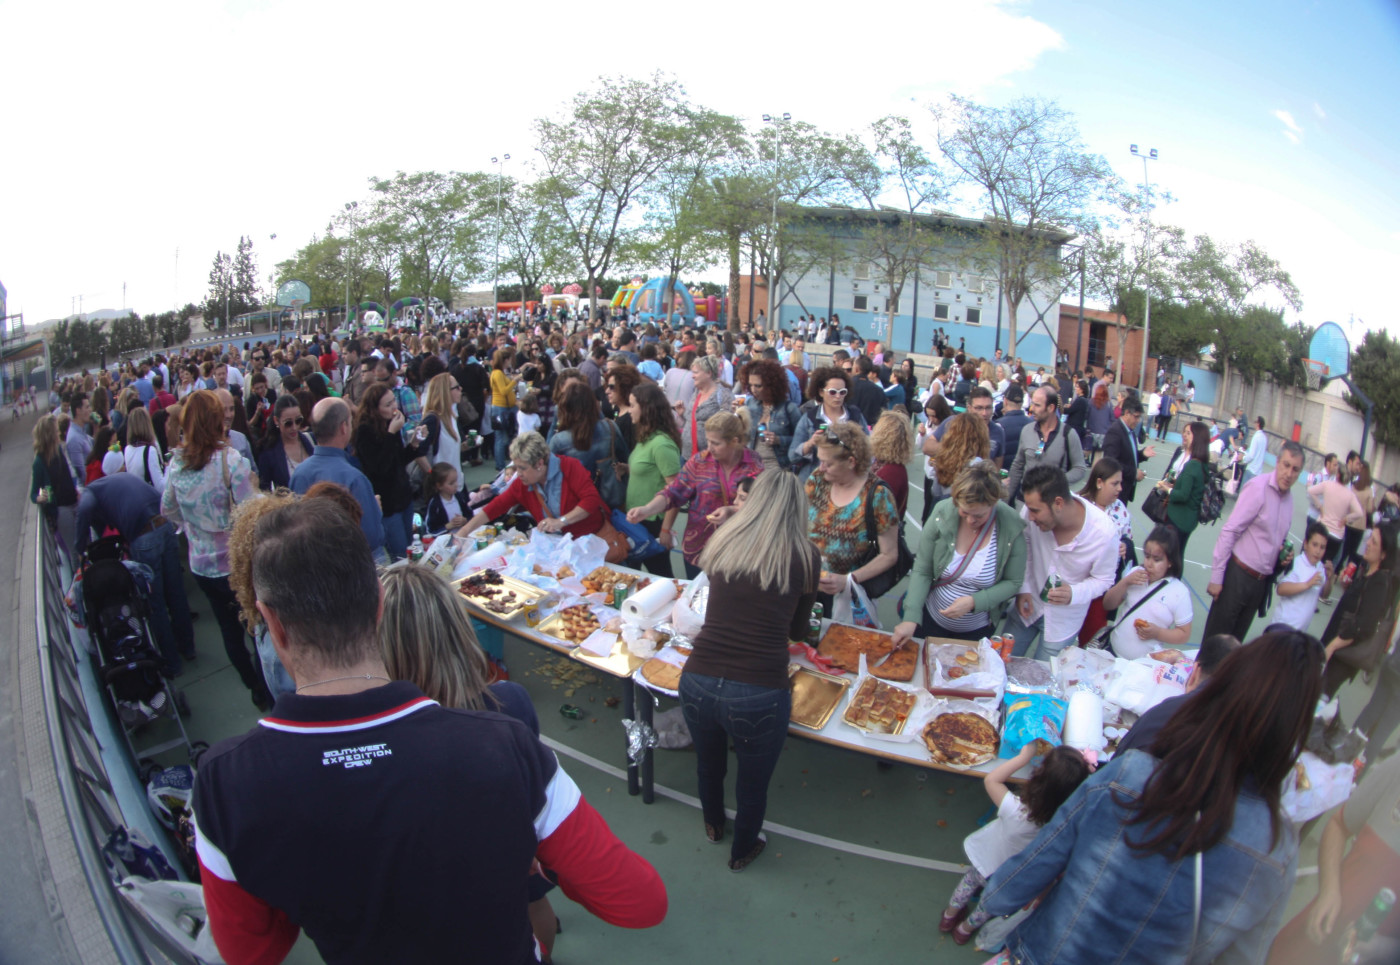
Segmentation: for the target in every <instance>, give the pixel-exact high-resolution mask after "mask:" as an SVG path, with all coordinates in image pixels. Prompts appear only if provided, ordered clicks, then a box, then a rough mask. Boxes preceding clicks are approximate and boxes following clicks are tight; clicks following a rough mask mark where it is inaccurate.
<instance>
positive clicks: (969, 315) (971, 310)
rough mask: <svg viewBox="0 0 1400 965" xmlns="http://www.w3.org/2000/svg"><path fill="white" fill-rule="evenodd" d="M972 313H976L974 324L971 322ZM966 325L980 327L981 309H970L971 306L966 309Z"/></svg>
mask: <svg viewBox="0 0 1400 965" xmlns="http://www.w3.org/2000/svg"><path fill="white" fill-rule="evenodd" d="M973 312H976V313H977V321H975V322H974V321H973V320H972V313H973ZM967 324H969V325H981V324H982V309H980V308H972V307H971V306H969V307H968V309H967Z"/></svg>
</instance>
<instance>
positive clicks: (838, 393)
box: [826, 389, 846, 399]
mask: <svg viewBox="0 0 1400 965" xmlns="http://www.w3.org/2000/svg"><path fill="white" fill-rule="evenodd" d="M826 394H827V395H830V396H835V397H836V398H838V399H839V398H841V396H843V395H845V394H846V390H845V389H827V390H826Z"/></svg>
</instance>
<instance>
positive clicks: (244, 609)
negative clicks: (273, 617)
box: [228, 489, 297, 630]
mask: <svg viewBox="0 0 1400 965" xmlns="http://www.w3.org/2000/svg"><path fill="white" fill-rule="evenodd" d="M296 498H297V497H295V496H293V495H292V494H291V493H289V492H288V491H287V490H285V489H281V490H278V491H277V492H275V493H272V494H270V495H267V496H264V497H262V498H259V499H245V500H243V502H241V503H239V504H238V505H237V506H235V507H234V508H233V529H232V530H231V531H230V532H229V537H228V565H229V573H228V583H229V587H230V588H232V590H233V595H234V596H236V597H237V598H238V610H239V614H238V615H239V618H240V619H241V620H242V621H243V625H244V626H245V627H247V628H248V629H249V630H255V629H256V628H257V627H259V626H260V625H261V624H262V614H261V613H259V612H258V608H257V605H256V602H257V592H256V591H255V590H254V589H253V550H254V548H255V547H256V546H257V529H258V520H260V519H262V518H263V517H264V516H266V515H267V514H268V513H270V512H272V511H273V510H274V509H277V508H278V507H279V506H285V505H286V504H288V503H290V502H291V501H292V500H294V499H296Z"/></svg>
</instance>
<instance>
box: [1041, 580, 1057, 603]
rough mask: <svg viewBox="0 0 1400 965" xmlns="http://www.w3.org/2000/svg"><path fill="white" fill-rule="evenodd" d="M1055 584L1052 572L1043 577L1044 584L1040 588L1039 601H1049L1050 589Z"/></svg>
mask: <svg viewBox="0 0 1400 965" xmlns="http://www.w3.org/2000/svg"><path fill="white" fill-rule="evenodd" d="M1055 586H1056V583H1055V576H1054V574H1051V575H1050V576H1047V577H1046V578H1045V585H1044V586H1042V587H1041V588H1040V601H1041V602H1042V603H1049V602H1050V591H1051V590H1053V589H1054V588H1055Z"/></svg>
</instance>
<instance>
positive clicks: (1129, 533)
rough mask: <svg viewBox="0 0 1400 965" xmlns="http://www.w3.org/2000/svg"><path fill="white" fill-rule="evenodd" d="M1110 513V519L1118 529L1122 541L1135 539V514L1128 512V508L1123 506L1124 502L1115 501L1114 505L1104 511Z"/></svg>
mask: <svg viewBox="0 0 1400 965" xmlns="http://www.w3.org/2000/svg"><path fill="white" fill-rule="evenodd" d="M1104 512H1106V513H1108V518H1109V519H1111V520H1113V525H1114V526H1117V527H1118V535H1119V536H1120V537H1121V538H1122V539H1129V540H1130V539H1132V538H1133V514H1132V513H1131V512H1129V511H1128V507H1127V506H1124V505H1123V500H1121V499H1115V500H1114V501H1113V505H1112V506H1110V507H1108V509H1106V510H1104Z"/></svg>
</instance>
